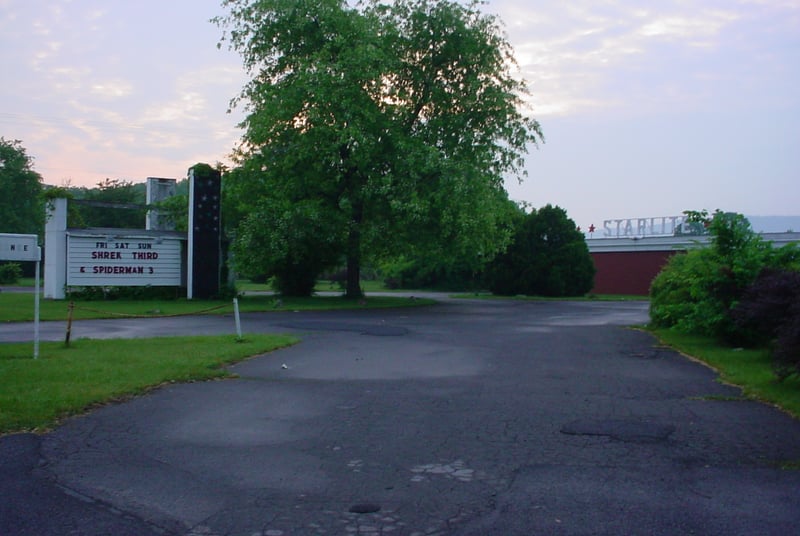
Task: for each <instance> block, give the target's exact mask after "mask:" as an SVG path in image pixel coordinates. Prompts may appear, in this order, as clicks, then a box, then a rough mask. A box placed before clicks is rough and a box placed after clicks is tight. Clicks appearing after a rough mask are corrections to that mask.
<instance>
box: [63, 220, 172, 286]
mask: <svg viewBox="0 0 800 536" xmlns="http://www.w3.org/2000/svg"><path fill="white" fill-rule="evenodd" d="M67 285H69V286H87V287H88V286H114V287H123V286H147V285H150V286H154V287H155V286H161V287H163V286H176V287H177V286H180V285H181V241H180V239H178V238H176V237H154V236H136V235H120V236H108V235H97V234H75V233H69V234H68V236H67Z"/></svg>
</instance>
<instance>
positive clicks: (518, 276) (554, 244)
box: [486, 205, 595, 296]
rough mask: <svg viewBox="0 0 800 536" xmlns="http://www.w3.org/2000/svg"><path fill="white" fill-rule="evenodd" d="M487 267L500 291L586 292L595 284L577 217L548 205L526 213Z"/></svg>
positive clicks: (492, 284) (491, 283)
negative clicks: (506, 242)
mask: <svg viewBox="0 0 800 536" xmlns="http://www.w3.org/2000/svg"><path fill="white" fill-rule="evenodd" d="M486 273H487V282H488V285H489V290H491V291H492V292H493V293H495V294H501V295H514V294H526V295H529V296H581V295H583V294H586V293H587V292H589V291H590V290H591V289H592V286H594V274H595V267H594V262H593V261H592V257H591V255H589V248H588V246H587V245H586V241H585V239H584V237H583V234H581V232H580V231H578V230H577V228H576V226H575V222H574V221H572V220H571V219H570V218H569V217H568V216H567V213H566V211H565V210H564V209H562V208H559V207H554V206H552V205H546V206H545V207H542V208H541V209H539V210H538V211H533V212H531V213H530V214H527V215H525V216H524V217H523V218H521V220H520V223H519V224H518V226H517V229H516V231H515V233H514V236H513V238H512V243H511V244H510V245H509V247H508V249H507V250H506V251H505V252H504V253H502V254H500V255H498V256H497V257H496V258H495V259H494V260H493V261H492V262H491V263H490V265H489V266H488V268H487V271H486Z"/></svg>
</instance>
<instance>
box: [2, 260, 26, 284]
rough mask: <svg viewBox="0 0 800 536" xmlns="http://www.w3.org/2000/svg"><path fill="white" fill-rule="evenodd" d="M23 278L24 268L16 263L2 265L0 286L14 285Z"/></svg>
mask: <svg viewBox="0 0 800 536" xmlns="http://www.w3.org/2000/svg"><path fill="white" fill-rule="evenodd" d="M20 277H22V266H20V265H19V264H17V263H16V262H9V263H6V264H0V284H2V285H13V284H15V283H16V282H18V281H19V278H20Z"/></svg>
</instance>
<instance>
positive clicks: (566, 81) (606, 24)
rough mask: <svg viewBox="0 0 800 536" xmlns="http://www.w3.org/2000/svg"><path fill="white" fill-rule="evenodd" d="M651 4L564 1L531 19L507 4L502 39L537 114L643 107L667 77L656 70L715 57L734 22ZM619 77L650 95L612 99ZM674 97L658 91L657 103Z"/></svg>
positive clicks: (729, 15)
mask: <svg viewBox="0 0 800 536" xmlns="http://www.w3.org/2000/svg"><path fill="white" fill-rule="evenodd" d="M503 6H504V3H501V4H500V7H499V9H502V8H503ZM658 6H659V7H658V9H655V8H647V9H644V8H640V9H633V10H632V9H630V7H629V6H622V5H620V6H617V5H615V4H614V3H597V2H569V3H564V4H559V5H558V7H556V6H553V7H552V9H548V15H547V16H541V15H531V14H530V13H535V12H536V10H535V8H534V9H530V11H527V13H528V14H529V15H528V17H527V18H526V17H525V16H524V15H523V13H526V12H525V11H523V10H522V8H521V7H519V5H517V7H514V8H511V7H510V5H509V9H508V12H507V13H506V14H504V13H502V12H501V13H500V16H501V18H506V17H508V15H509V14H510V15H511V20H513V21H514V22H513V23H512V24H511V25H510V26H508V31H509V38H510V41H511V43H512V45H513V46H514V49H515V53H516V57H517V60H518V63H519V66H520V69H521V71H522V74H523V76H524V78H525V79H526V80H527V81H528V82H529V83H530V84H531V86H532V88H533V93H534V98H533V102H534V106H535V107H536V108H537V109H538V110H540V113H541V114H542V115H548V114H558V115H563V114H576V113H582V112H586V111H591V110H597V109H600V108H606V109H610V108H616V107H618V106H624V107H626V108H627V109H633V108H636V107H637V106H639V107H642V108H644V107H647V106H650V105H651V104H652V102H653V97H654V95H653V94H652V92H658V91H660V89H659V88H660V87H663V88H666V87H667V86H668V84H666V82H667V81H668V78H669V77H670V76H671V75H670V73H667V72H662V73H660V75H658V76H655V75H656V74H658V73H657V67H656V66H658V65H659V64H661V65H667V64H670V63H674V62H675V61H681V60H682V59H683V58H687V57H690V56H691V55H692V54H697V52H692V49H698V48H699V49H704V50H705V53H706V54H714V53H717V52H718V51H719V50H720V49H721V48H722V47H723V46H724V45H723V41H722V39H723V34H724V32H725V30H726V29H728V28H729V27H730V25H732V24H733V23H735V22H736V21H737V20H738V19H739V18H740V17H741V15H740V14H738V13H736V12H735V11H733V10H730V9H728V10H724V9H708V8H706V9H702V8H698V7H697V6H696V5H695V4H693V3H683V2H666V3H660V4H659V5H658ZM700 53H703V52H700ZM623 76H624V77H629V78H630V79H631V80H633V81H634V84H635V83H636V82H635V80H636V79H637V77H638V78H640V77H643V76H644V77H647V78H649V79H650V82H651V87H650V93H649V94H648V93H647V92H642V93H641V97H642V98H643V100H642V101H637V100H633V101H632V100H631V99H629V98H628V99H624V100H623V99H618V98H616V97H615V96H614V94H613V92H609V89H613V88H614V86H616V85H619V84H620V83H622V81H621V79H620V78H619V77H623ZM615 77H616V78H618V79H617V80H615ZM658 78H660V79H661V80H658ZM676 98H679V99H685V98H687V92H682V91H674V88H673V89H672V90H669V91H667V90H665V91H664V92H663V93H661V94H660V95H659V97H658V99H657V100H660V99H666V100H671V99H676Z"/></svg>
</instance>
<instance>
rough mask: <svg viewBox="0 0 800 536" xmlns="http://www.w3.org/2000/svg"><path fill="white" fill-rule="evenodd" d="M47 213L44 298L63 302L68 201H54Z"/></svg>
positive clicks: (51, 202)
mask: <svg viewBox="0 0 800 536" xmlns="http://www.w3.org/2000/svg"><path fill="white" fill-rule="evenodd" d="M45 211H46V218H47V220H46V221H47V223H46V224H45V227H44V297H45V298H50V299H54V300H63V299H64V298H65V297H66V292H65V288H64V287H66V285H67V200H66V199H52V200H50V201H48V203H47V206H46V208H45Z"/></svg>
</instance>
